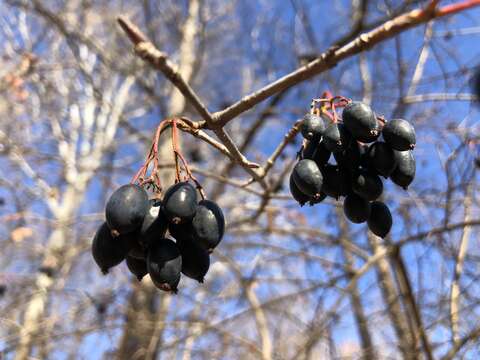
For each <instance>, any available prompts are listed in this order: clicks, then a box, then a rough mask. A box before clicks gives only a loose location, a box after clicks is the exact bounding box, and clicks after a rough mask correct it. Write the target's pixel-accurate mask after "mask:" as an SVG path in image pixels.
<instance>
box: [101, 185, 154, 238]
mask: <svg viewBox="0 0 480 360" xmlns="http://www.w3.org/2000/svg"><path fill="white" fill-rule="evenodd" d="M148 207H149V204H148V195H147V193H146V191H145V190H144V189H143V188H142V187H140V186H138V185H135V184H128V185H123V186H121V187H119V188H118V189H117V190H115V191H114V193H113V194H112V195H111V196H110V198H109V199H108V202H107V205H106V207H105V217H106V219H107V224H108V227H109V228H110V229H111V230H112V231H114V232H115V233H117V234H125V233H129V232H133V231H135V230H137V229H138V228H139V227H140V226H141V225H142V222H143V218H144V217H145V215H146V213H147V211H148Z"/></svg>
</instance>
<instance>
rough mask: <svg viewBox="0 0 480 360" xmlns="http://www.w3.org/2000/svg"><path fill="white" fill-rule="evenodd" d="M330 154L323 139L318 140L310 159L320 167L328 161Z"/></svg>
mask: <svg viewBox="0 0 480 360" xmlns="http://www.w3.org/2000/svg"><path fill="white" fill-rule="evenodd" d="M331 154H332V153H331V152H330V150H328V149H327V148H326V147H325V143H324V142H323V141H320V142H319V143H318V144H317V148H316V149H315V153H314V154H313V159H312V160H313V161H315V163H316V164H317V166H318V167H321V166H323V165H325V164H326V163H327V162H328V160H329V159H330V155H331Z"/></svg>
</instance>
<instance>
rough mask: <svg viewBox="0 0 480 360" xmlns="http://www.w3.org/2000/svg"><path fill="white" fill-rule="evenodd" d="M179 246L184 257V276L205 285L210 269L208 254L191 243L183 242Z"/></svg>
mask: <svg viewBox="0 0 480 360" xmlns="http://www.w3.org/2000/svg"><path fill="white" fill-rule="evenodd" d="M178 246H179V249H180V253H181V255H182V274H183V275H185V276H188V277H189V278H191V279H194V280H197V281H198V282H199V283H203V279H204V277H205V275H206V274H207V272H208V268H209V267H210V256H209V255H208V252H207V251H206V250H205V249H204V248H202V247H200V246H198V245H197V244H195V243H194V242H191V241H181V242H179V244H178Z"/></svg>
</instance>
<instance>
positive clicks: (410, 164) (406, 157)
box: [390, 150, 416, 190]
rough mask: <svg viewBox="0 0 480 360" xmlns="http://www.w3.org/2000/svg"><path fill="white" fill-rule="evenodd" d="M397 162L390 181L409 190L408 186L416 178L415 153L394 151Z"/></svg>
mask: <svg viewBox="0 0 480 360" xmlns="http://www.w3.org/2000/svg"><path fill="white" fill-rule="evenodd" d="M394 154H395V161H396V163H397V166H396V168H395V170H394V171H393V172H392V174H391V175H390V179H391V180H392V182H393V183H394V184H397V185H398V186H401V187H402V188H404V189H405V190H407V188H408V186H409V185H410V184H411V183H412V181H413V179H414V178H415V171H416V164H415V158H414V157H413V153H412V151H410V150H407V151H396V150H394Z"/></svg>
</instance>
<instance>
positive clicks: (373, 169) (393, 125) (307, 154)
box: [290, 94, 415, 237]
mask: <svg viewBox="0 0 480 360" xmlns="http://www.w3.org/2000/svg"><path fill="white" fill-rule="evenodd" d="M337 108H343V112H342V117H341V118H340V117H339V116H338V114H337V111H336V109H337ZM300 129H301V133H302V135H303V137H304V142H303V145H302V148H301V150H300V151H299V161H298V163H297V164H296V165H295V167H294V169H293V171H292V174H291V176H290V192H291V193H292V196H293V197H294V199H295V200H296V201H297V202H298V203H300V205H304V204H305V203H307V202H309V203H310V205H314V204H317V203H320V202H322V201H323V200H324V199H325V198H326V197H327V196H330V197H333V198H335V199H336V200H338V199H339V198H340V197H341V196H345V199H344V202H343V209H344V213H345V216H346V217H347V218H348V219H349V220H350V221H352V222H354V223H357V224H359V223H363V222H365V221H366V222H367V223H368V227H369V229H370V230H371V231H372V232H373V233H374V234H375V235H377V236H380V237H385V236H386V235H387V234H388V233H389V232H390V229H391V227H392V215H391V213H390V210H389V209H388V207H387V205H385V204H384V203H383V202H381V201H379V200H377V199H378V198H379V197H380V196H381V195H382V192H383V182H382V179H381V178H380V176H383V177H384V178H390V180H391V181H392V182H393V183H395V184H397V185H399V186H401V187H402V188H404V189H405V190H406V189H407V187H408V186H409V185H410V183H411V182H412V181H413V179H414V177H415V158H414V157H413V153H412V150H413V149H414V147H415V130H414V128H413V126H412V125H411V124H410V123H409V122H408V121H406V120H403V119H395V120H391V121H386V120H385V119H383V118H382V117H378V116H376V114H375V113H374V111H373V110H372V109H371V108H370V106H368V105H367V104H364V103H362V102H358V101H351V100H350V99H347V98H344V97H342V96H336V97H332V96H328V94H326V95H325V97H324V98H321V99H314V100H313V102H312V109H311V112H310V113H309V114H306V115H305V117H304V118H303V120H302V122H301V125H300ZM380 135H381V136H382V138H383V140H379V137H380ZM368 144H369V145H368ZM332 153H333V158H334V160H335V163H334V164H332V163H329V159H330V157H331V154H332Z"/></svg>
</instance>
